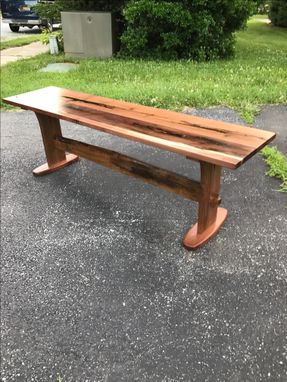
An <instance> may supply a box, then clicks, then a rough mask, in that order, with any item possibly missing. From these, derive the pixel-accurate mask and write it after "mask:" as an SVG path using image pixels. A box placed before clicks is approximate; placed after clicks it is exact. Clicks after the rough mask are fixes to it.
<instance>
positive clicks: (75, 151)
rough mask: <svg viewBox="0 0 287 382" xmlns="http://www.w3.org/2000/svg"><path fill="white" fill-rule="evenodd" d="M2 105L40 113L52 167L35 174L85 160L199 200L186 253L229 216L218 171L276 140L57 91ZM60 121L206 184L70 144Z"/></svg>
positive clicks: (191, 118)
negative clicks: (122, 143) (115, 140)
mask: <svg viewBox="0 0 287 382" xmlns="http://www.w3.org/2000/svg"><path fill="white" fill-rule="evenodd" d="M4 102H6V103H8V104H11V105H14V106H19V107H21V108H23V109H26V110H32V111H34V112H35V113H36V116H37V118H38V121H39V124H40V129H41V132H42V138H43V143H44V148H45V153H46V157H47V163H46V164H44V165H43V166H40V167H38V168H36V169H35V170H34V171H33V173H34V175H45V174H48V173H50V172H52V171H56V170H58V169H60V168H62V167H64V166H66V165H68V164H71V163H73V162H75V161H76V160H77V159H78V157H83V158H86V159H89V160H92V161H94V162H96V163H99V164H101V165H104V166H106V167H109V168H111V169H113V170H116V171H119V172H122V173H124V174H127V175H131V176H134V177H136V178H138V179H141V180H143V181H145V182H147V183H151V184H153V185H155V186H158V187H161V188H163V189H165V190H168V191H172V192H175V193H176V194H178V195H181V196H183V197H186V198H188V199H191V200H193V201H196V202H198V205H199V206H198V221H197V223H196V224H195V225H194V226H193V227H192V228H191V229H189V231H188V232H187V233H186V235H185V236H184V239H183V245H184V246H185V247H186V248H187V249H195V248H197V247H199V246H201V245H203V244H204V243H206V242H207V241H208V240H209V239H210V238H211V237H213V236H214V235H215V234H216V233H217V231H218V230H219V228H220V227H221V226H222V224H223V223H224V221H225V219H226V217H227V210H226V209H224V208H220V207H219V204H220V197H219V190H220V175H221V168H222V167H227V168H229V169H236V168H237V167H239V166H240V165H242V164H243V163H244V162H245V161H246V160H247V159H249V158H251V157H252V156H253V155H254V154H255V153H256V152H257V151H259V150H260V149H261V148H262V147H264V146H265V145H266V144H267V143H269V142H270V141H272V140H273V139H274V138H275V134H274V133H271V132H268V131H263V130H259V129H253V128H249V127H245V126H237V125H234V124H230V123H224V122H220V121H214V120H209V119H204V118H199V117H195V116H190V115H185V114H181V113H176V112H173V111H168V110H162V109H156V108H152V107H146V106H140V105H136V104H133V103H128V102H122V101H116V100H113V99H109V98H103V97H98V96H94V95H90V94H84V93H79V92H75V91H71V90H66V89H61V88H57V87H48V88H44V89H40V90H36V91H32V92H29V93H24V94H20V95H16V96H14V97H8V98H5V99H4ZM61 119H63V120H66V121H70V122H74V123H77V124H80V125H84V126H87V127H91V128H93V129H96V130H100V131H103V132H106V133H110V134H113V135H117V136H119V137H123V138H127V139H130V140H133V141H137V142H141V143H144V144H147V145H151V146H154V147H157V148H161V149H163V150H167V151H171V152H175V153H177V154H180V155H183V156H184V157H186V158H187V159H192V160H196V161H199V162H200V169H201V180H200V182H196V181H194V180H191V179H188V178H187V177H184V176H181V175H178V174H175V173H173V172H170V171H166V170H163V169H160V168H158V167H155V166H152V165H150V164H146V163H143V162H141V161H138V160H136V159H134V158H131V157H128V156H126V155H122V154H120V153H117V152H114V151H111V150H107V149H104V148H100V147H96V146H93V145H90V144H87V143H83V142H79V141H76V140H73V139H68V138H65V137H63V136H62V133H61V127H60V120H61ZM66 152H68V153H70V154H66Z"/></svg>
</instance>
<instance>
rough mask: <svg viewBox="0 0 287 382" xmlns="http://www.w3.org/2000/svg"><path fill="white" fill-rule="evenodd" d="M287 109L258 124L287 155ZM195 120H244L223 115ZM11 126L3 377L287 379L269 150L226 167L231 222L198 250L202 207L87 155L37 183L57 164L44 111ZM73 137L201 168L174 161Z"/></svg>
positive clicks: (5, 179) (11, 116) (279, 233)
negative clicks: (48, 165) (194, 233)
mask: <svg viewBox="0 0 287 382" xmlns="http://www.w3.org/2000/svg"><path fill="white" fill-rule="evenodd" d="M286 113H287V107H286V106H270V107H265V108H264V110H263V111H262V112H261V113H260V115H259V116H258V117H257V119H256V122H255V126H264V128H266V129H268V130H273V131H275V132H277V133H278V137H277V139H276V140H275V141H274V144H276V145H278V146H279V147H282V149H284V144H285V142H286V135H287V129H286V120H287V115H286ZM194 114H200V115H204V116H206V117H207V116H210V117H212V118H221V119H224V120H226V121H229V122H240V118H239V116H238V115H236V114H235V113H233V112H232V111H230V110H227V109H225V108H224V109H222V108H220V109H219V108H214V109H209V110H200V111H197V112H195V111H194ZM241 122H242V121H241ZM2 126H3V128H2V137H1V143H2V150H3V152H2V165H1V171H2V177H1V203H2V216H1V218H2V223H1V230H2V236H1V238H2V248H3V250H2V256H1V263H2V279H3V285H2V290H1V294H2V295H1V297H2V298H1V303H2V310H1V315H2V330H1V336H2V349H1V350H2V363H1V366H2V378H3V381H7V382H8V381H9V382H10V381H11V382H12V381H15V382H18V381H19V382H22V381H29V382H30V381H31V382H32V381H56V380H60V379H61V380H63V381H65V382H74V381H87V382H101V381H108V382H162V381H170V382H171V381H181V382H188V381H196V382H203V381H212V382H213V381H214V382H215V381H228V382H229V381H230V382H233V381H234V382H236V381H240V382H241V381H250V382H251V381H252V382H253V381H254V382H255V381H258V382H259V381H270V382H273V381H274V382H277V381H278V382H280V381H282V382H284V381H286V378H287V363H286V336H287V327H286V318H287V306H286V288H287V282H286V280H287V278H286V275H287V257H286V247H287V209H286V208H285V207H286V195H283V194H282V193H279V192H276V191H275V190H276V189H277V188H278V186H279V183H280V182H279V181H278V180H276V179H273V178H270V177H267V176H265V175H264V174H265V171H266V166H265V164H264V162H263V160H262V158H261V157H260V155H256V156H255V157H254V158H252V159H251V160H250V161H248V162H247V163H246V164H245V165H244V166H242V167H240V168H239V169H238V170H236V171H229V170H225V171H224V172H223V179H222V194H221V196H222V206H224V207H226V208H227V209H228V210H229V218H228V220H227V222H226V224H225V225H224V227H223V228H222V229H221V231H220V233H219V234H218V235H217V236H216V237H215V238H214V239H213V240H211V241H210V242H209V243H208V244H207V245H206V246H205V247H203V248H201V249H199V250H198V251H196V252H191V253H189V252H187V251H186V250H185V249H184V248H182V246H181V243H180V241H181V238H182V235H183V234H184V232H185V231H186V229H187V228H188V227H189V226H190V224H192V223H193V222H194V221H195V220H196V205H195V203H191V202H190V201H188V200H185V199H182V198H180V197H177V196H175V195H174V194H170V193H167V192H164V191H162V190H160V189H157V188H155V187H152V186H150V185H145V184H144V183H140V182H138V181H136V180H134V179H131V178H128V177H126V176H124V175H122V174H116V173H113V172H112V171H110V170H108V169H105V168H103V167H100V166H97V165H95V164H94V163H91V162H89V161H86V160H80V161H79V162H78V163H76V164H74V165H72V166H70V167H67V168H65V169H63V170H61V171H58V172H55V173H53V174H51V175H49V176H45V177H39V178H34V177H33V176H32V174H31V170H32V169H33V168H35V167H36V166H39V165H40V164H42V163H43V162H44V161H45V159H44V151H43V146H42V143H41V138H40V132H39V128H38V125H37V121H36V118H35V116H34V115H33V113H30V112H22V113H19V112H5V113H2V125H1V127H2ZM63 132H64V134H65V135H66V136H72V137H74V138H76V139H79V140H83V141H86V142H89V143H95V144H98V145H101V146H104V147H107V148H109V149H115V147H117V151H120V152H124V153H126V154H127V155H131V156H136V157H137V158H138V159H140V160H144V161H149V162H150V163H153V164H155V165H157V166H160V167H164V168H168V169H170V170H172V171H176V172H179V173H183V174H185V175H187V176H191V177H194V175H192V174H197V173H198V168H197V166H196V164H195V163H194V162H192V161H187V160H184V158H182V157H180V156H179V155H176V154H172V153H167V152H161V150H157V149H154V148H151V147H147V146H143V145H140V144H137V143H135V142H130V141H127V140H123V139H120V138H118V137H111V136H108V135H106V134H104V133H97V132H95V131H94V130H93V129H84V128H83V127H80V126H75V125H72V124H69V123H63ZM280 145H282V146H280ZM285 149H286V146H285Z"/></svg>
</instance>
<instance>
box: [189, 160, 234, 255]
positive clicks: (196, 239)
mask: <svg viewBox="0 0 287 382" xmlns="http://www.w3.org/2000/svg"><path fill="white" fill-rule="evenodd" d="M200 169H201V182H200V183H201V187H202V195H201V198H200V200H199V202H198V221H197V223H196V224H195V225H194V226H192V227H191V228H190V229H189V230H188V232H187V233H186V234H185V236H184V239H183V245H184V247H185V248H187V249H196V248H198V247H201V246H202V245H204V244H205V243H206V242H207V241H208V240H210V239H211V238H212V237H213V236H215V235H216V233H217V232H218V231H219V229H220V227H221V226H222V225H223V223H224V222H225V220H226V218H227V210H226V209H225V208H219V207H218V206H219V204H220V198H219V191H220V176H221V167H220V166H217V165H213V164H209V163H205V162H201V163H200Z"/></svg>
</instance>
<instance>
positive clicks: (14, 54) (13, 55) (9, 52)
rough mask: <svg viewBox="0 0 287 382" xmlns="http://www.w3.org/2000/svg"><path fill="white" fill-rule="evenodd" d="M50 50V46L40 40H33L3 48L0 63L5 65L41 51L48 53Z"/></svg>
mask: <svg viewBox="0 0 287 382" xmlns="http://www.w3.org/2000/svg"><path fill="white" fill-rule="evenodd" d="M48 51H49V46H48V45H43V44H42V43H41V42H40V41H36V42H32V43H31V44H28V45H24V46H18V47H15V48H9V49H3V50H1V60H0V64H1V66H3V65H6V64H8V63H9V62H15V61H18V60H23V59H25V58H31V57H34V56H37V55H38V54H41V53H47V52H48Z"/></svg>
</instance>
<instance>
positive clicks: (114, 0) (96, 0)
mask: <svg viewBox="0 0 287 382" xmlns="http://www.w3.org/2000/svg"><path fill="white" fill-rule="evenodd" d="M55 2H56V3H58V5H59V6H60V8H61V9H62V10H65V11H87V12H90V11H106V12H119V11H120V10H121V9H122V7H123V5H124V3H125V0H55Z"/></svg>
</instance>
